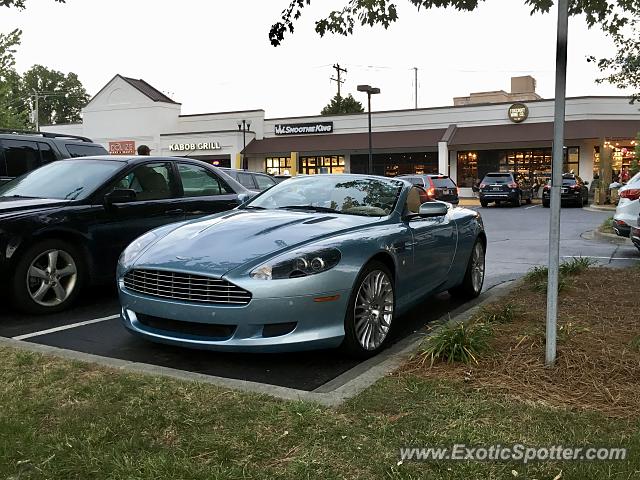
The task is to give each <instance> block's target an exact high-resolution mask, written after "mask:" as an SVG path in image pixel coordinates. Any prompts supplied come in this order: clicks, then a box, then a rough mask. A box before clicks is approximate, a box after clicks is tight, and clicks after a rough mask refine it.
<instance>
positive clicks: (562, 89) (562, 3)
mask: <svg viewBox="0 0 640 480" xmlns="http://www.w3.org/2000/svg"><path fill="white" fill-rule="evenodd" d="M568 30H569V8H568V0H559V1H558V39H557V45H556V98H555V107H554V109H555V118H554V121H553V168H552V174H551V175H552V178H551V197H550V202H551V220H550V224H549V277H548V283H547V285H548V286H547V332H546V339H547V344H546V354H545V364H546V365H547V366H548V367H551V366H553V365H554V364H555V361H556V333H557V326H558V273H559V267H560V198H561V195H560V193H561V188H562V163H563V157H564V120H565V97H566V90H567V38H568Z"/></svg>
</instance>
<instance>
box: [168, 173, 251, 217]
mask: <svg viewBox="0 0 640 480" xmlns="http://www.w3.org/2000/svg"><path fill="white" fill-rule="evenodd" d="M176 171H177V175H178V178H179V180H180V189H181V192H182V195H181V197H180V198H179V199H177V200H176V202H175V205H176V208H180V209H182V210H183V211H184V215H185V218H187V219H191V218H198V217H202V216H204V215H211V214H213V213H218V212H224V211H227V210H231V209H233V208H235V207H237V206H238V205H239V204H240V202H239V200H238V194H237V193H236V192H234V191H233V189H232V188H231V187H230V186H229V185H227V183H226V182H225V181H224V180H223V179H222V178H220V177H219V176H218V175H217V174H216V173H215V172H214V171H212V170H210V169H208V168H206V167H203V166H200V165H194V164H192V163H186V162H178V163H176Z"/></svg>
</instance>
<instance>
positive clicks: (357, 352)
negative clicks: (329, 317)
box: [341, 261, 395, 358]
mask: <svg viewBox="0 0 640 480" xmlns="http://www.w3.org/2000/svg"><path fill="white" fill-rule="evenodd" d="M394 315H395V286H394V283H393V275H392V274H391V271H390V270H389V269H388V268H387V266H386V265H384V264H383V263H380V262H376V261H373V262H370V263H368V264H367V265H366V266H365V267H364V269H363V270H362V272H360V275H358V279H357V280H356V283H355V286H354V289H353V291H352V292H351V298H350V299H349V304H348V306H347V313H346V317H345V325H344V329H345V337H344V340H343V342H342V345H341V349H342V350H343V351H345V352H346V353H348V354H349V355H351V356H354V357H357V358H368V357H371V356H373V355H375V354H377V353H378V352H379V351H380V350H382V349H383V348H384V345H385V343H386V340H387V338H388V335H389V331H390V329H391V324H392V322H393V318H394Z"/></svg>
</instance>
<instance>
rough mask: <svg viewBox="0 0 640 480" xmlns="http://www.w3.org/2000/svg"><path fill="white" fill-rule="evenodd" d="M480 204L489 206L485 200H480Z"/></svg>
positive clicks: (484, 206) (483, 206)
mask: <svg viewBox="0 0 640 480" xmlns="http://www.w3.org/2000/svg"><path fill="white" fill-rule="evenodd" d="M480 205H482V208H487V207H488V206H489V202H487V201H486V200H480Z"/></svg>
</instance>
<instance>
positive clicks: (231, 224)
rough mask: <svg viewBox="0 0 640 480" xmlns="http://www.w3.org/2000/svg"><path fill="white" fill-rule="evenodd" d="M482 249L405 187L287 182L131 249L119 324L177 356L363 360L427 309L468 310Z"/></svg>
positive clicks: (121, 282)
mask: <svg viewBox="0 0 640 480" xmlns="http://www.w3.org/2000/svg"><path fill="white" fill-rule="evenodd" d="M486 246H487V239H486V236H485V232H484V227H483V224H482V219H481V217H480V214H479V213H477V212H475V211H472V210H467V209H463V208H453V207H452V206H451V205H450V204H447V203H444V202H435V201H429V199H428V196H427V193H426V192H425V191H424V190H423V189H422V188H421V187H419V186H414V185H412V184H410V183H409V182H406V181H404V180H398V179H389V178H382V177H374V176H365V175H316V176H303V177H297V178H294V179H291V180H289V181H287V182H284V183H281V184H279V185H276V186H275V187H273V188H271V189H269V190H267V191H265V192H263V193H261V194H260V195H258V196H256V197H254V198H253V199H251V200H250V201H248V202H247V203H245V204H244V205H242V206H240V207H238V208H236V209H235V210H232V211H229V212H224V213H220V214H217V215H213V216H209V217H205V218H202V219H199V220H195V221H188V222H183V223H178V224H172V225H167V226H164V227H161V228H158V229H156V230H152V231H151V232H149V233H147V234H146V235H143V236H142V237H140V238H138V239H137V240H135V241H134V242H133V243H132V244H131V245H130V246H129V247H128V248H127V249H126V250H125V251H124V253H123V254H122V257H121V258H120V261H119V265H118V288H119V294H120V301H121V304H122V321H123V322H124V325H125V327H126V328H127V329H128V330H129V331H131V332H132V333H134V334H136V335H139V336H141V337H144V338H146V339H149V340H152V341H155V342H162V343H168V344H173V345H180V346H185V347H192V348H202V349H211V350H222V351H256V352H258V351H259V352H267V351H268V352H284V351H292V350H307V349H318V348H332V347H342V348H343V349H344V350H346V351H347V352H349V353H350V354H352V355H355V356H359V357H367V356H370V355H373V354H375V353H377V352H378V351H380V350H381V349H382V348H383V347H384V346H385V341H386V340H387V339H388V335H389V331H390V329H391V328H392V325H393V323H394V321H395V320H396V319H397V318H398V316H399V315H401V314H402V313H403V312H405V311H407V310H408V309H409V308H410V307H412V306H414V305H416V304H417V303H419V302H421V301H423V300H424V299H425V298H426V297H428V296H429V295H432V294H434V293H437V292H442V291H445V290H448V291H449V292H451V293H452V294H454V295H460V296H463V297H467V298H473V297H476V296H478V295H479V294H480V292H481V290H482V285H483V282H484V268H485V249H486Z"/></svg>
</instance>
